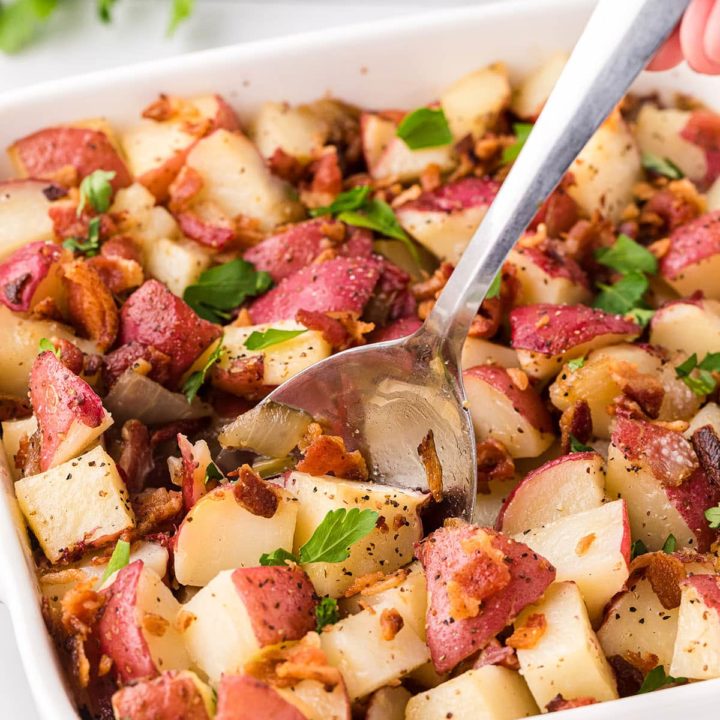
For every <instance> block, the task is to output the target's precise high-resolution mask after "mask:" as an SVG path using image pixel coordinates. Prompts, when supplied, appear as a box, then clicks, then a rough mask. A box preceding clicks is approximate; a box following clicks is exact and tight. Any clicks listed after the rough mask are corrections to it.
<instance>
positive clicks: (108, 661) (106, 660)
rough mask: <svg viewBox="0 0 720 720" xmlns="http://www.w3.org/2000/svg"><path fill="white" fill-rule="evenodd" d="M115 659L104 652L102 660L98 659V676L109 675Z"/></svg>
mask: <svg viewBox="0 0 720 720" xmlns="http://www.w3.org/2000/svg"><path fill="white" fill-rule="evenodd" d="M112 666H113V661H112V658H110V657H108V656H107V655H105V654H103V655H101V656H100V660H99V661H98V669H97V674H98V677H104V676H105V675H107V674H108V673H109V672H110V670H112Z"/></svg>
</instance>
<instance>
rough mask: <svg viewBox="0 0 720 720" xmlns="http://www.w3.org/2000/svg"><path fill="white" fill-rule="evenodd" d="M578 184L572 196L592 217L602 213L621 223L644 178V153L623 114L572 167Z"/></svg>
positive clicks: (571, 190) (594, 138)
mask: <svg viewBox="0 0 720 720" xmlns="http://www.w3.org/2000/svg"><path fill="white" fill-rule="evenodd" d="M570 172H571V173H572V175H573V178H574V179H575V183H574V184H573V185H572V186H570V188H569V189H568V192H569V194H570V196H571V197H572V198H573V199H574V200H575V202H576V203H577V204H578V205H579V206H580V208H581V209H582V210H583V211H584V212H585V213H587V214H588V215H591V214H592V213H593V212H594V211H596V210H599V211H600V212H601V213H602V214H603V215H604V216H605V217H607V218H608V219H610V220H612V221H613V222H617V221H619V220H620V217H621V215H622V212H623V210H624V209H625V208H626V207H627V205H628V204H629V203H630V202H632V199H633V194H632V190H633V186H634V185H635V183H636V182H637V181H638V180H640V179H641V178H642V164H641V162H640V152H639V150H638V147H637V144H636V143H635V138H634V137H633V135H632V133H631V132H630V129H629V128H628V126H627V124H626V123H625V121H624V120H623V119H622V117H621V115H620V112H619V111H617V110H616V111H615V112H614V113H613V114H612V115H610V117H609V118H608V119H607V120H605V122H604V123H603V124H602V125H601V126H600V128H599V129H598V130H597V131H596V132H595V134H594V135H593V136H592V138H591V139H590V141H589V142H588V143H587V145H586V146H585V147H584V148H583V149H582V151H581V152H580V155H578V157H577V159H576V160H575V161H574V162H573V164H572V165H571V166H570Z"/></svg>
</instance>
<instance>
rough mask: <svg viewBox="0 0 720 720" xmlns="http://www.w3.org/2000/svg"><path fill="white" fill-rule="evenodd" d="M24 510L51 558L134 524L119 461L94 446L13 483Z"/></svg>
mask: <svg viewBox="0 0 720 720" xmlns="http://www.w3.org/2000/svg"><path fill="white" fill-rule="evenodd" d="M15 493H16V495H17V499H18V503H19V505H20V509H21V510H22V512H23V515H25V518H26V520H27V523H28V525H29V526H30V528H31V529H32V531H33V532H34V533H35V536H36V537H37V539H38V542H39V543H40V546H41V547H42V549H43V552H44V553H45V555H46V556H47V558H48V559H49V560H50V561H51V562H53V563H54V562H58V560H60V559H62V557H63V556H64V554H65V553H66V552H68V551H72V550H73V549H75V548H77V547H79V546H80V545H82V544H105V543H109V542H111V541H113V540H114V539H115V538H116V537H117V536H118V535H120V534H121V533H122V532H124V531H126V530H130V529H132V528H133V527H134V526H135V517H134V515H133V511H132V508H131V507H130V500H129V498H128V493H127V489H126V488H125V483H124V482H123V481H122V478H121V477H120V474H119V472H118V469H117V467H116V466H115V462H114V461H113V459H112V458H111V457H110V456H109V455H108V454H107V453H106V452H105V450H103V448H102V447H96V448H94V449H93V450H90V451H89V452H87V453H85V454H84V455H81V456H80V457H78V458H75V459H74V460H69V461H68V462H66V463H63V464H62V465H58V466H56V467H53V468H51V469H50V470H46V471H45V472H43V473H40V474H39V475H31V476H29V477H25V478H22V479H21V480H18V481H17V482H16V483H15Z"/></svg>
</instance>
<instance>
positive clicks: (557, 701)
mask: <svg viewBox="0 0 720 720" xmlns="http://www.w3.org/2000/svg"><path fill="white" fill-rule="evenodd" d="M595 703H597V700H596V699H595V698H591V697H578V698H572V699H571V700H566V699H565V698H564V697H563V696H562V695H560V694H559V693H558V694H557V695H556V696H555V697H554V698H553V699H552V700H551V701H550V702H549V703H548V704H547V705H546V706H545V709H546V710H547V711H548V712H558V711H559V710H572V709H573V708H579V707H585V706H586V705H595Z"/></svg>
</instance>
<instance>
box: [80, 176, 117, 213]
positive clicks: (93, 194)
mask: <svg viewBox="0 0 720 720" xmlns="http://www.w3.org/2000/svg"><path fill="white" fill-rule="evenodd" d="M114 177H115V171H114V170H111V171H109V172H105V170H95V171H94V172H91V173H90V174H89V175H86V176H85V177H84V178H83V181H82V182H81V183H80V202H79V203H78V207H77V216H78V217H80V216H81V215H82V213H83V210H84V209H85V205H87V204H88V203H90V206H91V207H92V209H93V210H95V212H99V213H104V212H106V211H107V209H108V208H109V207H110V198H111V197H112V191H113V189H112V185H111V184H110V181H111V180H112V179H113V178H114Z"/></svg>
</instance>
